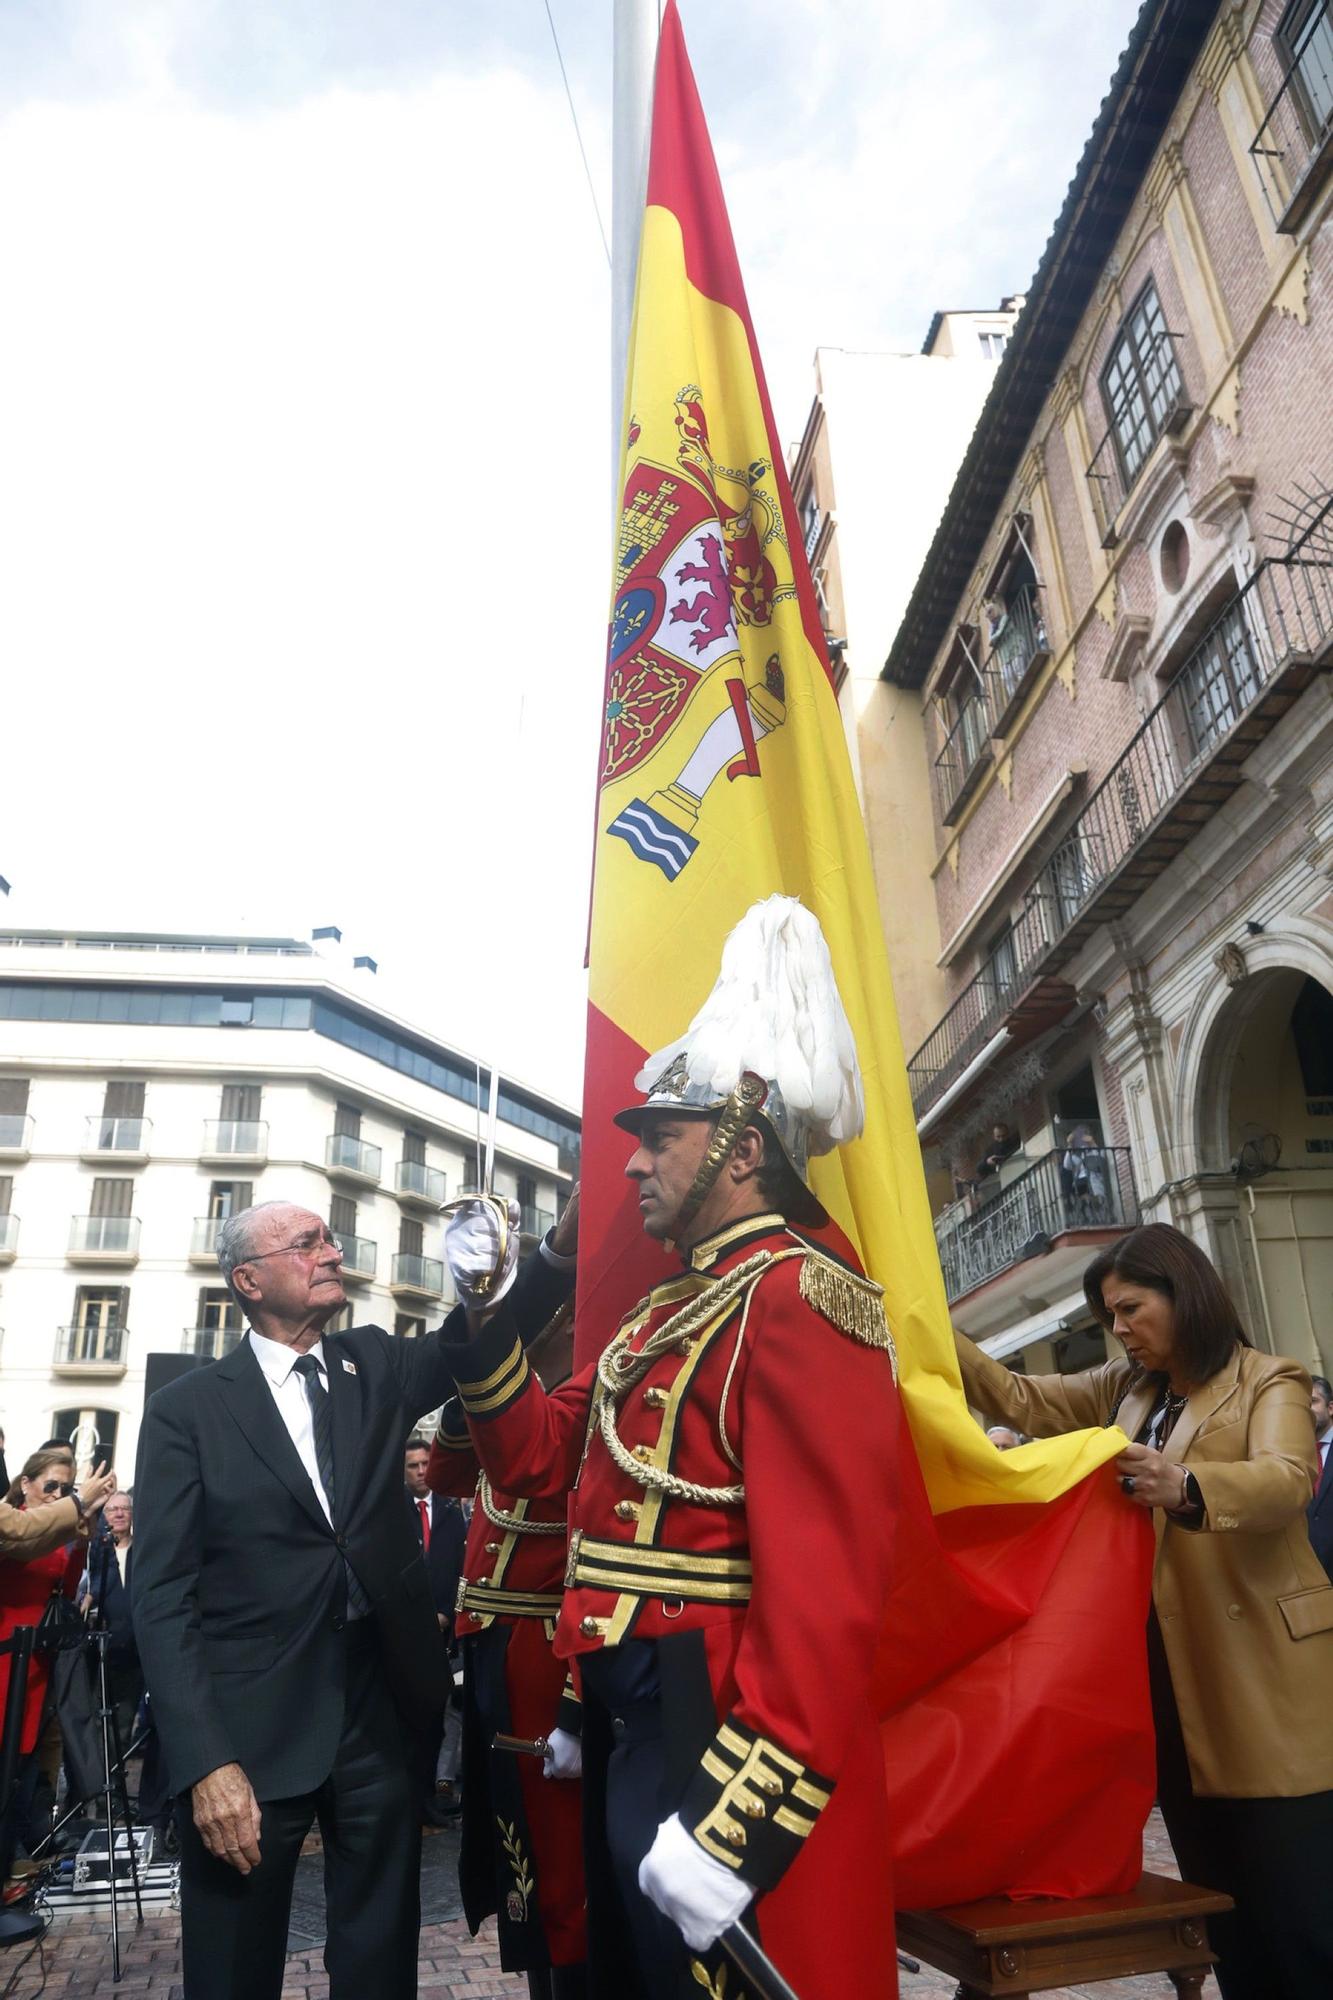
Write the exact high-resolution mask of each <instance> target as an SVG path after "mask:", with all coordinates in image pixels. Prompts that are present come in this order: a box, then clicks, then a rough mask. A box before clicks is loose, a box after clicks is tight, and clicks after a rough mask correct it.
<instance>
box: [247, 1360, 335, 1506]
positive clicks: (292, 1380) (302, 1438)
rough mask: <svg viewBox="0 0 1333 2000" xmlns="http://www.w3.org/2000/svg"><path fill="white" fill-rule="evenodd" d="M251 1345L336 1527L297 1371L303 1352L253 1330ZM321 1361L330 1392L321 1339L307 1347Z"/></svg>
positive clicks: (325, 1386)
mask: <svg viewBox="0 0 1333 2000" xmlns="http://www.w3.org/2000/svg"><path fill="white" fill-rule="evenodd" d="M249 1340H250V1345H251V1347H253V1349H254V1351H255V1359H256V1361H258V1363H259V1365H260V1367H261V1368H262V1369H263V1371H264V1380H265V1381H266V1382H267V1383H268V1386H269V1388H270V1390H271V1391H272V1394H273V1400H274V1402H275V1403H276V1404H277V1406H278V1415H279V1416H280V1417H281V1418H282V1421H283V1423H284V1424H285V1425H286V1427H287V1435H288V1437H290V1439H291V1441H292V1443H293V1444H294V1445H295V1446H296V1455H297V1457H298V1458H299V1459H300V1461H301V1463H302V1465H303V1466H304V1467H305V1469H306V1471H307V1472H308V1473H309V1474H310V1484H311V1485H312V1486H313V1487H314V1489H315V1494H316V1497H317V1498H318V1500H319V1504H320V1506H321V1507H322V1508H323V1509H324V1513H325V1515H326V1517H327V1519H328V1523H329V1526H330V1527H332V1526H333V1509H332V1508H331V1507H330V1505H329V1496H328V1494H327V1493H326V1492H325V1491H324V1482H323V1480H322V1479H321V1478H320V1476H319V1461H318V1460H317V1459H316V1457H315V1426H314V1423H313V1421H312V1419H311V1416H310V1404H309V1401H308V1400H307V1398H306V1388H305V1382H304V1380H303V1378H302V1377H301V1376H300V1375H298V1374H297V1373H296V1372H295V1371H296V1364H297V1362H298V1361H299V1360H300V1358H301V1357H300V1355H299V1354H298V1353H297V1351H296V1349H295V1348H294V1347H288V1346H286V1345H285V1344H284V1343H283V1342H282V1341H280V1340H266V1339H265V1338H264V1335H263V1334H262V1333H256V1332H255V1330H254V1328H253V1327H251V1328H250V1330H249ZM306 1353H307V1354H313V1355H314V1357H315V1359H316V1361H317V1362H318V1363H319V1379H320V1382H321V1384H322V1385H323V1389H324V1393H325V1395H327V1394H328V1391H329V1374H328V1368H327V1366H326V1364H325V1361H324V1343H323V1341H322V1340H317V1341H316V1342H315V1344H314V1346H313V1347H308V1348H307V1349H306Z"/></svg>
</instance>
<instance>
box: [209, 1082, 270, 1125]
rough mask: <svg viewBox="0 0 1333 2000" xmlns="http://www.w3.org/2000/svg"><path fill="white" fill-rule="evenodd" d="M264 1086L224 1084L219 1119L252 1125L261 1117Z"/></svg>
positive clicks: (256, 1084) (255, 1084)
mask: <svg viewBox="0 0 1333 2000" xmlns="http://www.w3.org/2000/svg"><path fill="white" fill-rule="evenodd" d="M263 1096H264V1092H263V1086H262V1084H258V1083H224V1084H223V1086H222V1102H221V1104H220V1106H219V1107H218V1117H219V1118H223V1119H227V1120H235V1121H236V1122H237V1123H238V1124H243V1125H250V1124H253V1123H254V1121H255V1120H256V1119H257V1118H258V1117H259V1114H260V1108H261V1106H262V1104H263Z"/></svg>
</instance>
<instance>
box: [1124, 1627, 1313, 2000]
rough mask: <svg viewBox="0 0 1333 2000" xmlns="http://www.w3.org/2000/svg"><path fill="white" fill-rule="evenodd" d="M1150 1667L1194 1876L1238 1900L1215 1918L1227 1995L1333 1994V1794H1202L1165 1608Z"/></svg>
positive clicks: (1299, 1998)
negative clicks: (1332, 1884)
mask: <svg viewBox="0 0 1333 2000" xmlns="http://www.w3.org/2000/svg"><path fill="white" fill-rule="evenodd" d="M1148 1666H1149V1674H1150V1677H1151V1682H1152V1697H1153V1721H1154V1723H1155V1725H1156V1729H1157V1803H1158V1804H1159V1805H1160V1807H1161V1809H1162V1818H1163V1819H1164V1820H1165V1821H1166V1830H1167V1832H1168V1833H1169V1834H1170V1836H1171V1845H1172V1847H1173V1848H1174V1849H1175V1855H1176V1860H1177V1862H1178V1863H1179V1864H1180V1872H1181V1875H1182V1876H1183V1878H1184V1879H1185V1881H1187V1882H1195V1883H1198V1884H1199V1885H1200V1886H1201V1887H1203V1888H1206V1889H1221V1890H1222V1891H1223V1892H1224V1893H1225V1894H1226V1895H1228V1896H1232V1897H1234V1898H1235V1903H1236V1907H1235V1909H1234V1910H1233V1911H1231V1912H1229V1913H1228V1914H1227V1915H1224V1916H1220V1917H1210V1918H1209V1919H1208V1937H1209V1940H1210V1942H1211V1944H1212V1946H1213V1949H1214V1950H1215V1951H1216V1953H1217V1955H1218V1957H1217V1968H1216V1971H1217V1983H1218V1986H1219V1987H1220V1988H1221V1991H1222V1996H1223V2000H1278V1996H1280V2000H1329V1996H1330V1995H1333V1921H1330V1916H1329V1880H1330V1876H1331V1875H1333V1792H1311V1793H1309V1794H1308V1795H1307V1796H1306V1797H1305V1798H1297V1799H1210V1798H1197V1797H1196V1796H1195V1793H1194V1787H1193V1785H1192V1784H1191V1782H1190V1773H1189V1762H1188V1760H1187V1758H1186V1755H1185V1739H1184V1736H1183V1734H1182V1732H1181V1727H1180V1713H1179V1710H1178V1709H1177V1707H1176V1699H1175V1694H1174V1692H1173V1690H1172V1687H1171V1676H1170V1673H1169V1671H1168V1669H1167V1664H1166V1652H1165V1648H1164V1647H1163V1645H1162V1635H1161V1629H1160V1627H1159V1626H1158V1623H1157V1618H1156V1614H1154V1615H1153V1616H1152V1618H1151V1619H1150V1620H1149V1624H1148Z"/></svg>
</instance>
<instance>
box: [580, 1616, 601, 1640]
mask: <svg viewBox="0 0 1333 2000" xmlns="http://www.w3.org/2000/svg"><path fill="white" fill-rule="evenodd" d="M601 1629H602V1621H601V1619H600V1618H591V1617H589V1618H581V1619H580V1620H579V1630H580V1632H582V1634H583V1636H584V1638H585V1639H595V1638H596V1637H597V1635H598V1633H599V1632H600V1631H601Z"/></svg>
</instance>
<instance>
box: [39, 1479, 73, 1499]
mask: <svg viewBox="0 0 1333 2000" xmlns="http://www.w3.org/2000/svg"><path fill="white" fill-rule="evenodd" d="M73 1491H74V1482H73V1480H72V1479H44V1480H43V1481H42V1492H43V1493H45V1494H46V1496H47V1498H48V1499H49V1498H50V1497H51V1495H52V1494H53V1493H58V1494H59V1495H60V1497H61V1499H62V1500H68V1498H69V1496H70V1494H71V1493H72V1492H73Z"/></svg>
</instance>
